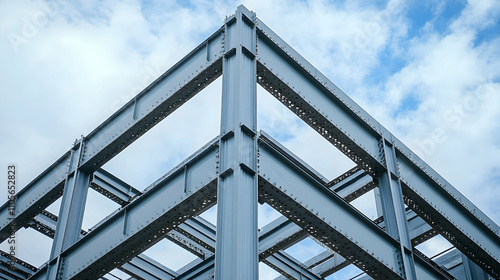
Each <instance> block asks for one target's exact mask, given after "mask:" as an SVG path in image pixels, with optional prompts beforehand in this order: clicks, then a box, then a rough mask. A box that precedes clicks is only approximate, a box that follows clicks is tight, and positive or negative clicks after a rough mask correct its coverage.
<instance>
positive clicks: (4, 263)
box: [0, 250, 38, 280]
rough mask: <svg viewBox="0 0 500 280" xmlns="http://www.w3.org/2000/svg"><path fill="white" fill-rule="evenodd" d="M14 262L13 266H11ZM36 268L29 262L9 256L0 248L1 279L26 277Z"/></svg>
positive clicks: (16, 279)
mask: <svg viewBox="0 0 500 280" xmlns="http://www.w3.org/2000/svg"><path fill="white" fill-rule="evenodd" d="M12 262H14V266H12ZM37 270H38V269H37V268H36V267H34V266H32V265H30V264H29V263H27V262H25V261H23V260H21V259H19V258H16V257H15V256H14V257H13V256H10V255H9V254H8V253H7V252H4V251H1V250H0V278H1V279H3V278H5V279H15V280H18V279H28V277H30V276H31V275H32V274H34V273H35V272H36V271H37Z"/></svg>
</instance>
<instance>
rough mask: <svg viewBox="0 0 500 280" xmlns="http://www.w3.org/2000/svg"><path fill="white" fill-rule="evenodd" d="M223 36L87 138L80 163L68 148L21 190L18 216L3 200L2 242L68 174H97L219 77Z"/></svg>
mask: <svg viewBox="0 0 500 280" xmlns="http://www.w3.org/2000/svg"><path fill="white" fill-rule="evenodd" d="M222 41H223V29H222V28H221V29H219V30H217V31H216V32H215V33H214V34H212V35H211V36H210V37H209V38H208V39H207V40H205V42H203V43H202V44H200V45H199V46H198V47H196V48H195V49H194V50H193V51H192V52H191V53H189V54H188V55H187V56H186V57H184V58H183V59H182V60H180V61H179V62H178V63H177V64H175V65H174V66H173V67H172V68H170V69H169V70H168V71H167V72H165V73H164V74H163V75H161V76H160V77H159V78H158V79H157V80H155V81H154V82H153V83H152V84H151V85H149V86H148V87H147V88H146V89H144V90H143V91H142V92H140V93H139V94H138V95H137V96H136V97H134V98H133V99H132V100H131V101H130V102H128V103H127V104H125V105H124V106H123V107H122V108H121V109H119V110H118V111H117V112H116V113H114V114H113V115H112V116H111V117H110V118H109V119H107V120H106V121H104V122H103V123H102V124H101V125H100V126H99V127H97V128H96V129H95V130H94V131H92V132H91V133H90V134H89V135H87V136H86V137H84V138H83V143H82V145H83V147H84V150H85V151H84V152H83V154H82V159H81V161H80V163H79V164H75V162H74V160H75V159H72V158H71V153H70V152H69V151H68V152H67V153H65V154H64V155H63V156H62V157H61V158H59V159H58V160H57V161H56V162H55V163H54V164H52V165H51V166H50V167H49V168H48V169H47V170H45V171H44V172H42V174H40V175H39V176H38V177H37V178H35V179H34V180H33V181H32V182H30V183H29V184H28V185H27V186H26V187H24V188H23V189H21V190H20V191H19V193H18V194H17V197H16V218H15V219H14V220H9V219H8V217H10V216H9V212H8V204H7V203H5V204H4V205H2V206H1V207H0V242H3V241H4V240H5V239H6V238H7V237H8V236H9V234H10V231H11V230H12V229H13V230H18V229H19V228H20V227H22V226H24V225H26V223H28V222H29V221H30V220H31V219H33V217H35V216H36V215H37V214H38V213H40V211H41V210H42V209H45V208H47V207H48V206H49V205H50V204H52V203H53V202H54V201H55V200H56V199H57V198H59V197H60V196H61V194H62V189H63V186H64V183H65V179H66V176H67V174H68V173H71V172H73V171H74V170H76V169H81V170H85V171H86V172H88V173H93V172H94V171H96V170H97V169H99V168H100V167H101V166H102V165H103V164H105V163H106V162H108V161H109V160H110V159H111V158H113V157H114V156H115V155H116V154H118V153H119V152H120V151H122V150H123V149H125V148H126V147H127V146H129V145H130V144H132V143H133V142H134V141H135V140H137V139H138V138H139V137H140V136H141V135H143V134H144V133H146V132H147V131H148V130H149V129H151V128H152V127H154V126H155V125H156V124H157V123H158V122H160V121H161V120H163V119H164V118H165V117H167V116H168V115H170V114H171V113H172V112H174V111H175V110H176V109H177V108H179V107H180V106H181V105H182V104H184V103H185V102H186V101H188V100H189V99H190V98H192V97H193V96H195V95H196V94H197V93H198V92H199V91H201V90H202V89H203V88H205V87H206V86H207V85H209V84H210V83H211V82H212V81H214V80H215V79H217V78H218V77H219V76H220V75H221V74H222V59H221V57H222V48H221V47H222ZM68 166H72V168H71V169H68Z"/></svg>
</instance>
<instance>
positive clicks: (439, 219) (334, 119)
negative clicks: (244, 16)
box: [257, 19, 500, 277]
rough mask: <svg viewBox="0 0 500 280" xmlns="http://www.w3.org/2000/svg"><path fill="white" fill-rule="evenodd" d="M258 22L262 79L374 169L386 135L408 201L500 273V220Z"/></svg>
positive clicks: (379, 165)
mask: <svg viewBox="0 0 500 280" xmlns="http://www.w3.org/2000/svg"><path fill="white" fill-rule="evenodd" d="M257 26H258V28H257V34H258V41H259V52H258V58H257V75H258V77H259V79H258V82H259V84H260V85H261V86H263V87H264V88H265V89H266V90H267V91H269V92H270V93H271V94H272V95H273V96H275V97H276V98H277V99H278V100H279V101H281V102H282V103H283V104H285V106H287V107H288V108H289V109H290V110H292V111H293V112H294V113H296V114H297V115H298V116H299V117H300V118H302V119H303V120H304V121H305V122H306V123H308V124H309V125H310V126H311V127H312V128H314V129H315V130H316V131H318V132H319V133H320V134H321V135H322V136H323V137H324V138H325V139H327V140H328V141H330V142H331V143H332V144H333V145H334V146H336V147H337V148H338V149H339V150H340V151H342V152H343V153H344V154H345V155H347V156H348V157H349V158H351V159H352V160H353V161H354V162H355V163H356V164H357V165H359V166H360V167H362V168H363V169H364V170H365V171H367V172H368V173H370V174H373V175H375V174H376V173H379V172H386V171H387V168H386V163H385V159H384V158H383V157H382V156H381V143H391V146H393V147H394V150H395V151H394V153H395V156H394V159H395V166H397V167H398V170H397V172H396V173H397V174H395V173H394V172H393V170H390V174H391V176H395V177H397V178H398V180H399V181H400V182H401V187H402V193H403V195H404V202H405V204H406V205H408V206H409V207H410V208H411V209H412V210H414V211H415V213H417V214H418V215H419V216H420V217H421V218H422V219H424V220H425V221H426V222H427V223H428V224H430V225H432V226H433V227H434V229H435V230H436V231H438V232H439V233H440V234H441V235H443V236H444V237H445V238H446V239H448V241H450V242H451V243H452V244H454V245H455V246H456V247H457V248H458V249H459V250H461V251H462V252H463V253H464V254H466V255H467V256H468V257H469V258H470V259H471V260H473V261H474V262H475V263H477V264H478V265H479V266H481V267H482V268H483V269H484V270H485V271H487V272H488V273H489V274H491V275H492V276H494V277H500V227H499V226H498V225H497V224H495V223H494V222H493V221H492V220H491V219H490V218H489V217H487V216H486V215H485V214H484V213H483V212H481V211H480V210H479V209H478V208H477V207H476V206H475V205H474V204H472V202H470V201H469V200H468V199H467V198H466V197H465V196H464V195H462V194H461V193H460V192H459V191H458V190H456V189H455V188H454V187H453V186H452V185H451V184H450V183H449V182H447V181H446V180H445V179H444V178H442V177H441V176H440V175H439V174H437V172H435V171H434V170H433V169H432V168H431V167H430V166H428V165H427V164H426V163H425V162H424V161H423V160H421V159H420V158H419V157H418V156H417V155H415V154H414V153H413V152H412V151H411V150H410V149H408V148H407V147H406V146H405V145H404V144H403V143H402V142H401V141H400V140H398V139H397V138H396V137H395V136H394V135H392V134H391V133H390V132H389V131H387V129H385V128H384V127H383V126H382V125H381V124H380V123H378V122H377V121H376V120H375V119H374V118H373V117H371V116H370V115H369V114H368V113H367V112H366V111H364V110H363V109H362V108H361V107H360V106H359V105H357V104H356V103H355V102H354V101H353V100H352V99H351V98H349V97H348V96H347V95H346V94H345V93H344V92H343V91H342V90H340V89H339V88H338V87H337V86H336V85H335V84H333V83H332V82H331V81H330V80H328V79H327V78H326V77H325V76H324V75H323V74H321V73H320V72H319V71H318V70H317V69H316V68H314V67H313V66H312V65H311V64H310V63H309V62H307V60H306V59H304V58H303V57H302V56H300V54H298V53H297V52H296V51H295V50H293V48H291V47H290V46H289V45H288V44H287V43H286V42H284V41H283V40H282V39H281V38H280V37H279V36H277V35H276V34H275V33H274V32H273V31H272V30H271V29H269V28H268V27H267V26H266V25H265V24H264V23H263V22H262V21H260V20H258V19H257Z"/></svg>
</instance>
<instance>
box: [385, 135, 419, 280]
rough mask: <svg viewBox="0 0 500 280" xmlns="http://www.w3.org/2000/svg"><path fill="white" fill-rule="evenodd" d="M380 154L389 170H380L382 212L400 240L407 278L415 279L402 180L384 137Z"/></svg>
mask: <svg viewBox="0 0 500 280" xmlns="http://www.w3.org/2000/svg"><path fill="white" fill-rule="evenodd" d="M380 154H381V155H382V156H383V161H384V165H385V167H386V169H387V170H385V171H380V172H379V173H378V174H377V176H378V185H379V187H378V188H379V191H380V199H381V202H382V212H383V213H384V222H385V231H386V232H387V233H388V234H389V235H390V236H392V237H393V238H395V239H397V240H399V243H400V252H399V256H400V257H401V259H402V266H403V270H404V272H405V278H406V279H408V280H414V279H416V278H417V275H416V272H415V263H414V260H413V248H412V244H411V239H410V231H409V229H408V219H407V216H406V211H405V205H404V202H403V193H402V190H401V180H400V179H399V171H398V167H397V161H396V159H395V157H396V152H395V149H394V147H393V146H392V145H391V144H389V143H386V141H385V139H382V141H381V144H380Z"/></svg>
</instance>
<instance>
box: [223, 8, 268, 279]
mask: <svg viewBox="0 0 500 280" xmlns="http://www.w3.org/2000/svg"><path fill="white" fill-rule="evenodd" d="M254 20H255V15H254V14H252V13H250V12H249V11H248V10H247V9H246V8H245V7H243V6H239V7H238V9H237V11H236V15H234V16H233V17H230V18H229V19H227V20H226V24H225V33H224V34H225V38H224V42H225V55H224V60H223V66H222V70H223V76H222V115H221V135H222V136H221V143H220V147H221V149H220V172H221V173H220V175H219V186H218V200H217V207H218V208H217V225H218V226H217V242H216V249H215V252H216V255H215V278H216V279H257V278H258V275H259V274H258V256H259V255H258V242H257V231H258V227H257V203H258V202H257V176H256V172H255V170H256V167H257V142H256V137H255V136H256V134H257V133H256V129H257V84H256V71H257V70H256V63H255V49H256V42H255V38H256V37H255V24H254V23H253V21H254Z"/></svg>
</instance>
